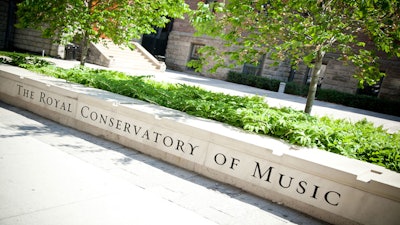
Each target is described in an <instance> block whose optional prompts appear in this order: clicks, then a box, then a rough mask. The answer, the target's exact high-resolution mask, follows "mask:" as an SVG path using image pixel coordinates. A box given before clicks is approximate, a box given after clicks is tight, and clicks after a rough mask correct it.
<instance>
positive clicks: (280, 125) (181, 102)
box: [29, 65, 400, 172]
mask: <svg viewBox="0 0 400 225" xmlns="http://www.w3.org/2000/svg"><path fill="white" fill-rule="evenodd" d="M29 69H30V70H33V71H35V72H38V73H42V74H46V75H49V76H54V77H58V78H62V79H66V80H68V81H71V82H76V83H80V84H83V85H86V86H90V87H95V88H100V89H104V90H107V91H110V92H114V93H118V94H122V95H125V96H129V97H132V98H137V99H141V100H144V101H147V102H150V103H153V104H158V105H161V106H165V107H169V108H173V109H177V110H180V111H182V112H186V113H188V114H190V115H193V116H198V117H203V118H208V119H213V120H216V121H220V122H223V123H227V124H230V125H233V126H236V127H240V128H243V129H244V130H247V131H249V132H254V133H257V134H265V135H269V136H273V137H277V138H281V139H283V140H286V141H287V142H289V143H291V144H295V145H299V146H305V147H317V148H319V149H323V150H326V151H330V152H334V153H338V154H341V155H344V156H347V157H351V158H356V159H359V160H363V161H366V162H370V163H374V164H377V165H381V166H384V167H386V168H388V169H391V170H393V171H397V172H400V132H397V133H395V134H389V133H387V132H386V131H385V130H383V129H382V127H374V125H373V124H372V123H370V122H367V121H366V120H363V121H360V122H357V123H351V122H349V121H347V120H343V119H342V120H335V119H332V118H328V117H322V118H317V117H313V116H310V115H308V114H305V113H303V112H301V111H296V110H294V109H291V108H280V109H277V108H273V107H269V106H268V105H267V104H266V103H265V101H264V99H263V98H261V97H239V96H232V95H227V94H223V93H213V92H210V91H206V90H204V89H202V88H199V87H193V86H188V85H184V84H168V83H162V82H156V81H154V80H152V79H150V77H149V76H141V77H135V76H128V75H126V74H124V73H121V72H115V71H108V70H97V69H89V68H86V67H76V68H73V69H69V70H65V69H61V68H57V67H55V66H53V65H47V66H38V65H36V66H30V67H29ZM331 94H335V93H331ZM335 96H337V98H344V97H343V96H339V95H335Z"/></svg>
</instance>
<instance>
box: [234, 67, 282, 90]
mask: <svg viewBox="0 0 400 225" xmlns="http://www.w3.org/2000/svg"><path fill="white" fill-rule="evenodd" d="M227 81H229V82H232V83H237V84H244V85H247V86H251V87H257V88H261V89H265V90H270V91H278V89H279V83H280V81H279V80H274V79H269V78H266V77H261V76H255V75H249V74H243V73H237V72H233V71H230V72H229V73H228V77H227Z"/></svg>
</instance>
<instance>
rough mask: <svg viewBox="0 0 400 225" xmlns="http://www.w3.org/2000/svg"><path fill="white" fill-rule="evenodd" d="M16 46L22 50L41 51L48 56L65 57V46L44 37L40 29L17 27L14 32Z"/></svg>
mask: <svg viewBox="0 0 400 225" xmlns="http://www.w3.org/2000/svg"><path fill="white" fill-rule="evenodd" d="M14 47H15V48H17V49H20V50H25V51H29V52H35V53H40V54H42V52H43V51H44V54H45V55H47V56H53V57H58V58H64V54H65V50H64V46H61V45H57V44H54V43H52V41H51V40H50V39H47V38H43V37H42V34H41V32H40V31H37V30H34V29H28V28H27V29H16V30H15V33H14Z"/></svg>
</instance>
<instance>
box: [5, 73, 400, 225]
mask: <svg viewBox="0 0 400 225" xmlns="http://www.w3.org/2000/svg"><path fill="white" fill-rule="evenodd" d="M0 99H1V100H2V101H4V102H6V103H9V104H12V105H15V106H18V107H22V108H25V109H27V110H30V111H32V112H34V113H37V114H39V115H41V116H44V117H47V118H49V119H52V120H54V121H57V122H59V123H61V124H64V125H67V126H70V127H73V128H76V129H79V130H82V131H85V132H88V133H91V134H94V135H97V136H101V137H103V138H106V139H108V140H112V141H115V142H118V143H120V144H123V145H125V146H128V147H131V148H133V149H136V150H139V151H141V152H143V153H145V154H149V155H151V156H153V157H156V158H160V159H162V160H165V161H167V162H170V163H172V164H175V165H178V166H180V167H183V168H186V169H188V170H191V171H195V172H197V173H199V174H202V175H204V176H207V177H210V178H213V179H216V180H219V181H222V182H226V183H229V184H231V185H234V186H237V187H239V188H242V189H244V190H246V191H249V192H251V193H254V194H256V195H259V196H261V197H264V198H266V199H270V200H272V201H275V202H279V203H282V204H284V205H286V206H289V207H292V208H294V209H296V210H299V211H302V212H305V213H307V214H309V215H311V216H313V217H316V218H320V219H322V220H325V221H327V222H330V223H333V224H379V225H380V224H398V221H399V219H400V214H399V212H400V174H398V173H395V172H393V171H389V170H387V169H385V168H383V167H379V166H376V165H372V164H369V163H365V162H361V161H357V160H354V159H348V158H345V157H342V156H339V155H336V154H332V153H329V152H325V151H321V150H317V149H307V148H297V147H294V146H291V145H288V144H286V143H284V142H282V141H280V140H277V139H274V138H270V137H266V136H259V135H254V134H249V133H246V132H244V131H242V130H239V129H236V128H233V127H230V126H228V125H225V124H221V123H217V122H213V121H210V120H205V119H199V118H196V117H192V116H189V115H187V114H184V113H181V112H178V111H175V110H171V109H167V108H164V107H160V106H156V105H152V104H149V103H145V102H142V101H138V100H135V99H131V98H127V97H124V96H120V95H116V94H112V93H109V92H105V91H101V90H97V89H93V88H87V87H83V86H80V85H75V84H71V83H69V82H66V81H64V80H59V79H54V78H50V77H45V76H39V75H37V74H34V73H31V72H29V71H26V70H23V69H20V68H16V67H12V66H7V65H0ZM132 204H134V203H132Z"/></svg>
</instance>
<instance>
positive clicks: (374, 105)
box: [227, 72, 400, 116]
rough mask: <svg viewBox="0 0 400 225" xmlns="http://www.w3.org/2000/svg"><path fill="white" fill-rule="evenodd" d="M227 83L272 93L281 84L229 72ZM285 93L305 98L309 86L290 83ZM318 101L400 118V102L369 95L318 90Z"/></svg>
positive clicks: (272, 80)
mask: <svg viewBox="0 0 400 225" xmlns="http://www.w3.org/2000/svg"><path fill="white" fill-rule="evenodd" d="M227 81H229V82H233V83H238V84H244V85H248V86H252V87H257V88H262V89H265V90H270V91H278V88H279V83H280V82H281V81H279V80H275V79H269V78H266V77H261V76H254V75H248V74H242V73H237V72H229V74H228V78H227ZM285 93H286V94H292V95H299V96H303V97H305V96H307V93H308V86H306V85H301V84H296V83H293V82H288V83H287V84H286V88H285ZM316 99H317V100H320V101H326V102H331V103H336V104H341V105H345V106H349V107H354V108H359V109H365V110H369V111H373V112H379V113H385V114H389V115H394V116H400V110H399V109H400V102H399V101H391V100H386V99H380V98H376V97H372V96H367V95H355V94H349V93H344V92H339V91H336V90H330V89H318V91H317V94H316Z"/></svg>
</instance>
